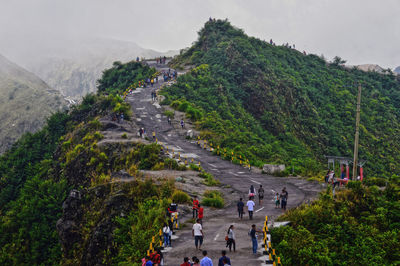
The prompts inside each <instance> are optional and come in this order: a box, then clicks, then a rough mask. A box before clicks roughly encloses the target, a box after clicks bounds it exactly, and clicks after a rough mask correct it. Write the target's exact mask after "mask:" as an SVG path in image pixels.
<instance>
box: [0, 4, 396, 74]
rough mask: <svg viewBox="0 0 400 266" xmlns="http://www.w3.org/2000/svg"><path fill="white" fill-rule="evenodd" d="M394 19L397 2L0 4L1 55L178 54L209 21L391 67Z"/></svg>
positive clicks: (358, 61)
mask: <svg viewBox="0 0 400 266" xmlns="http://www.w3.org/2000/svg"><path fill="white" fill-rule="evenodd" d="M399 14H400V0H375V1H372V0H329V1H328V0H162V1H159V0H143V1H138V0H24V1H22V0H0V49H1V47H3V48H4V47H9V46H13V44H15V43H16V42H18V43H19V44H21V42H22V43H23V45H25V43H26V45H30V43H34V42H36V43H43V44H44V45H45V44H46V43H47V42H48V40H50V39H57V38H59V36H60V35H62V36H64V37H68V38H71V39H75V40H77V39H79V38H82V36H85V37H88V36H102V37H112V38H116V39H121V40H128V41H134V42H136V43H138V44H139V45H141V46H143V47H144V48H152V49H155V50H159V51H166V50H170V49H174V50H178V49H181V48H184V47H187V46H189V45H190V44H191V43H192V42H193V41H194V40H196V38H197V31H198V30H199V29H200V28H201V27H202V25H203V24H204V22H205V21H206V20H207V19H208V18H209V17H210V16H211V17H213V18H228V19H229V20H230V21H231V22H232V24H233V25H235V26H237V27H239V28H242V29H243V30H244V31H245V32H246V33H247V34H248V35H251V36H255V37H258V38H260V39H265V40H269V39H270V38H272V39H273V40H274V41H275V42H276V43H277V44H281V43H283V42H285V43H286V42H289V43H290V44H292V43H295V44H296V48H298V49H299V50H306V51H307V52H311V53H315V54H319V55H320V54H324V55H325V57H327V58H328V59H331V58H332V57H333V56H335V55H339V56H340V57H342V58H343V59H345V60H347V61H348V63H349V64H364V63H376V64H379V65H381V66H382V67H385V68H388V67H390V68H393V67H396V66H399V65H400V29H399V28H400V15H399ZM18 47H20V46H18ZM3 50H7V49H3ZM2 52H4V51H1V50H0V53H2Z"/></svg>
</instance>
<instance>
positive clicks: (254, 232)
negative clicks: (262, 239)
mask: <svg viewBox="0 0 400 266" xmlns="http://www.w3.org/2000/svg"><path fill="white" fill-rule="evenodd" d="M257 233H260V231H258V230H257V229H256V225H255V224H253V225H251V229H250V232H249V234H250V237H251V243H252V246H253V254H257V249H258V242H257Z"/></svg>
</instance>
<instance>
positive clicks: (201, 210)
mask: <svg viewBox="0 0 400 266" xmlns="http://www.w3.org/2000/svg"><path fill="white" fill-rule="evenodd" d="M198 206H199V220H200V224H201V225H203V217H204V208H203V207H201V206H200V204H199V205H198Z"/></svg>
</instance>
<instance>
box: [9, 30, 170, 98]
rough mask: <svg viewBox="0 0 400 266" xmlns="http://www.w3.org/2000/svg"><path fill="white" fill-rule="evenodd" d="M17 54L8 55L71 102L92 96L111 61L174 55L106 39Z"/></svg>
mask: <svg viewBox="0 0 400 266" xmlns="http://www.w3.org/2000/svg"><path fill="white" fill-rule="evenodd" d="M44 47H47V48H48V49H44ZM21 50H22V49H21ZM18 51H20V50H19V49H13V50H10V51H9V54H10V55H11V56H12V57H13V58H15V60H16V61H17V62H19V63H20V64H21V65H22V66H24V67H25V68H26V69H28V70H30V71H32V72H33V73H35V74H36V75H37V76H39V77H40V78H42V79H43V80H44V81H46V83H48V84H49V85H50V86H51V87H53V88H55V89H57V90H59V91H61V92H62V94H63V95H66V96H71V97H74V98H80V97H81V96H84V95H85V94H87V93H89V92H95V91H96V81H97V79H99V78H100V77H101V73H102V71H103V70H104V69H106V68H109V67H111V65H112V63H113V62H114V61H122V62H126V61H130V60H134V59H136V57H144V58H154V57H156V56H164V55H166V56H171V55H175V54H176V53H177V52H175V51H168V52H166V53H160V52H157V51H154V50H151V49H144V48H142V47H140V46H139V45H137V44H136V43H133V42H127V41H120V40H115V39H109V38H81V39H79V40H63V41H61V40H60V39H57V40H52V41H51V42H49V43H46V44H45V45H44V46H42V45H37V46H35V45H32V46H30V47H29V48H27V49H24V51H25V52H24V53H20V52H18ZM29 54H32V55H34V56H29Z"/></svg>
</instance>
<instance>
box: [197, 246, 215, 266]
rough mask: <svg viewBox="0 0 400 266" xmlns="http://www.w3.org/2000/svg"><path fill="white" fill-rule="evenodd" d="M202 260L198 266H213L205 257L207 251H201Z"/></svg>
mask: <svg viewBox="0 0 400 266" xmlns="http://www.w3.org/2000/svg"><path fill="white" fill-rule="evenodd" d="M203 256H204V258H202V259H201V261H200V266H213V263H212V260H211V259H210V258H209V257H207V250H204V251H203Z"/></svg>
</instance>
